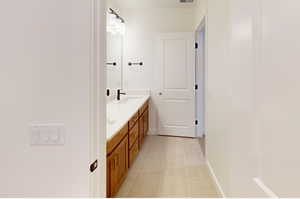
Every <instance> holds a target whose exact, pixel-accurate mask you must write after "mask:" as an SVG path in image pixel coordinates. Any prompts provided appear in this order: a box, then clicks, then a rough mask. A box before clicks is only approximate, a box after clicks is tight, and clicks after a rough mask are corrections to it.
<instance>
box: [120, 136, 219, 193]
mask: <svg viewBox="0 0 300 199" xmlns="http://www.w3.org/2000/svg"><path fill="white" fill-rule="evenodd" d="M116 197H120V198H122V197H130V198H134V197H164V198H166V197H172V198H176V197H190V198H193V197H195V198H208V197H211V198H217V197H219V196H218V194H217V192H216V190H215V187H214V185H213V182H212V179H211V178H210V176H209V173H208V169H207V167H206V165H205V160H204V157H203V155H202V152H201V147H200V144H199V140H197V139H189V138H176V137H163V136H148V137H147V138H146V140H145V143H144V145H143V148H142V150H141V151H140V153H139V155H138V157H137V159H136V160H135V162H134V165H133V167H132V168H130V169H129V173H128V176H127V178H126V180H125V182H124V183H123V185H122V187H121V189H120V191H119V193H118V194H117V196H116Z"/></svg>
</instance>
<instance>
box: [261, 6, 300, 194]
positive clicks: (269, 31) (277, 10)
mask: <svg viewBox="0 0 300 199" xmlns="http://www.w3.org/2000/svg"><path fill="white" fill-rule="evenodd" d="M261 7H262V17H263V18H262V19H263V20H262V27H263V30H262V62H261V66H260V70H259V73H258V75H259V76H258V80H257V81H258V85H259V86H258V87H257V89H258V92H259V93H258V95H259V99H258V101H259V103H258V117H259V131H258V133H259V135H260V136H261V137H260V138H261V140H262V141H261V143H262V145H261V151H262V154H261V155H262V159H261V160H262V162H261V176H262V180H263V181H264V182H265V183H266V184H267V185H268V186H269V187H270V188H271V189H272V190H273V191H274V192H275V193H276V194H277V195H279V196H281V197H299V196H300V189H299V184H300V171H299V168H300V156H299V155H298V152H299V151H300V145H299V139H300V135H299V133H298V132H299V130H300V127H299V112H300V106H299V99H300V92H299V90H300V78H299V72H300V70H299V64H300V61H299V51H300V38H299V35H300V27H299V18H300V13H299V9H300V2H299V1H297V0H275V1H272V0H263V1H262V4H261Z"/></svg>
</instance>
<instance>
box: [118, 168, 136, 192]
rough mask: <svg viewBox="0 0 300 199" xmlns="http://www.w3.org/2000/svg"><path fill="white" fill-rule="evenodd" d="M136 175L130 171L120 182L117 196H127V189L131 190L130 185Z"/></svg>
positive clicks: (132, 183)
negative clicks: (122, 181) (121, 182)
mask: <svg viewBox="0 0 300 199" xmlns="http://www.w3.org/2000/svg"><path fill="white" fill-rule="evenodd" d="M137 176H138V175H133V174H132V173H131V174H130V175H129V174H128V176H127V178H126V180H125V181H124V183H123V184H122V186H121V188H120V190H119V191H118V193H117V194H116V197H117V198H126V197H128V194H129V191H130V190H131V188H132V186H133V185H134V182H135V180H136V178H137Z"/></svg>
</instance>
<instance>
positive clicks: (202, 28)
mask: <svg viewBox="0 0 300 199" xmlns="http://www.w3.org/2000/svg"><path fill="white" fill-rule="evenodd" d="M201 34H204V40H203V41H202V38H201ZM195 41H196V42H197V43H198V49H195V50H196V53H195V85H198V90H195V92H196V94H195V98H196V99H195V103H196V105H195V107H196V111H195V118H196V120H198V125H196V129H195V131H196V132H195V134H196V136H197V137H200V138H204V137H205V135H206V133H207V132H206V125H205V122H206V120H205V118H206V96H207V93H206V82H207V72H208V70H207V17H206V16H204V17H203V19H202V20H201V22H200V24H199V25H198V27H197V29H196V31H195ZM200 45H204V48H203V49H204V55H203V58H204V63H203V68H202V71H203V74H199V73H198V72H199V69H198V67H199V62H198V61H199V60H198V56H200V53H202V52H201V51H200V50H199V48H200ZM200 76H202V77H201V78H202V81H201V82H199V81H198V79H199V77H200ZM201 78H200V79H201ZM200 84H201V85H200ZM199 92H201V93H200V95H201V94H202V95H203V97H201V99H202V101H201V102H200V103H201V104H200V103H199V99H198V95H199ZM199 106H200V107H202V108H203V113H202V114H200V113H199V112H198V107H199ZM199 124H200V125H199Z"/></svg>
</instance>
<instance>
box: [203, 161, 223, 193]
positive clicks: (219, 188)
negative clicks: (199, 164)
mask: <svg viewBox="0 0 300 199" xmlns="http://www.w3.org/2000/svg"><path fill="white" fill-rule="evenodd" d="M206 164H207V167H208V169H209V174H210V176H211V178H212V179H213V181H214V185H215V188H216V190H217V191H218V194H219V195H220V197H222V198H226V196H225V194H224V191H223V189H222V187H221V184H220V182H219V180H218V178H217V176H216V174H215V172H214V170H213V168H212V167H211V165H210V163H209V161H208V160H206Z"/></svg>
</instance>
